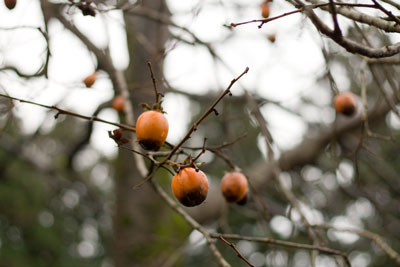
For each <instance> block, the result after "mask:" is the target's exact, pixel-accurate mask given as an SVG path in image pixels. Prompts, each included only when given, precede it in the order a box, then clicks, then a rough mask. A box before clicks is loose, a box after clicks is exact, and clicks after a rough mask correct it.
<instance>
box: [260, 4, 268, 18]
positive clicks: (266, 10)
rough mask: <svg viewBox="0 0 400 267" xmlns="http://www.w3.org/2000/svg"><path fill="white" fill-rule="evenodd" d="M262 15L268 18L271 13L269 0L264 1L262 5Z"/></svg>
mask: <svg viewBox="0 0 400 267" xmlns="http://www.w3.org/2000/svg"><path fill="white" fill-rule="evenodd" d="M260 8H261V16H262V17H263V18H268V17H269V13H270V6H269V0H266V1H264V2H263V3H262V4H261V5H260Z"/></svg>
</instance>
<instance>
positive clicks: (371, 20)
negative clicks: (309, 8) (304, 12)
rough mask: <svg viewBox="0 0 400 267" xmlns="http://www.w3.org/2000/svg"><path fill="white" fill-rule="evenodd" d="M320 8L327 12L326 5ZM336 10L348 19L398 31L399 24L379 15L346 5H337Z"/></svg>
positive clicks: (386, 29) (312, 0) (312, 2)
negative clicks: (375, 15)
mask: <svg viewBox="0 0 400 267" xmlns="http://www.w3.org/2000/svg"><path fill="white" fill-rule="evenodd" d="M307 2H309V3H311V4H313V5H317V4H323V3H325V2H321V1H318V0H307ZM321 9H323V10H325V11H328V12H329V7H327V6H322V7H321ZM336 12H337V13H338V14H340V15H342V16H344V17H346V18H348V19H351V20H353V21H357V22H360V23H364V24H368V25H370V26H374V27H376V28H379V29H381V30H384V31H386V32H400V25H397V24H393V22H391V21H386V20H384V19H381V18H379V17H374V16H370V15H367V14H364V13H361V12H358V11H356V10H354V9H351V8H349V7H346V6H342V7H341V6H337V8H336Z"/></svg>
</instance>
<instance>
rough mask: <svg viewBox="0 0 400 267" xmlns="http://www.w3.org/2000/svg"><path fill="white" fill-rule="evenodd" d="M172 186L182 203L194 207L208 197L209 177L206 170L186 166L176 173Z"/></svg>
mask: <svg viewBox="0 0 400 267" xmlns="http://www.w3.org/2000/svg"><path fill="white" fill-rule="evenodd" d="M171 188H172V192H173V193H174V195H175V197H176V198H177V199H178V200H179V202H180V203H182V204H183V205H184V206H186V207H194V206H197V205H200V204H201V203H202V202H203V201H204V200H205V199H206V197H207V193H208V188H209V187H208V179H207V176H206V175H205V174H204V172H202V171H200V170H197V171H196V169H194V168H192V167H186V168H183V169H181V170H180V171H179V172H178V173H177V174H175V176H174V178H173V179H172V183H171Z"/></svg>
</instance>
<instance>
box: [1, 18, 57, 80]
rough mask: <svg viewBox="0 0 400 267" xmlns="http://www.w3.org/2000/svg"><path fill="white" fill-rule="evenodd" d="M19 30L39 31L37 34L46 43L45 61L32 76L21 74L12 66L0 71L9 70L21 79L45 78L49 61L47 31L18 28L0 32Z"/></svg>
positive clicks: (5, 29) (24, 27)
mask: <svg viewBox="0 0 400 267" xmlns="http://www.w3.org/2000/svg"><path fill="white" fill-rule="evenodd" d="M45 25H46V24H45ZM46 28H47V26H46ZM19 29H33V30H37V31H39V33H40V34H41V35H42V36H43V38H44V40H45V41H46V58H45V61H44V63H43V65H42V66H41V67H40V69H39V70H38V71H37V72H36V73H34V74H26V73H22V72H20V71H19V70H18V69H17V68H16V67H13V66H5V67H2V68H0V71H5V70H11V71H14V72H15V73H16V74H17V75H18V76H19V77H22V78H34V77H40V76H42V75H44V76H45V77H46V78H47V73H48V66H49V60H50V54H51V53H50V44H49V36H48V35H47V30H46V31H44V30H43V29H41V28H40V27H33V26H18V27H11V28H0V30H4V31H12V30H19Z"/></svg>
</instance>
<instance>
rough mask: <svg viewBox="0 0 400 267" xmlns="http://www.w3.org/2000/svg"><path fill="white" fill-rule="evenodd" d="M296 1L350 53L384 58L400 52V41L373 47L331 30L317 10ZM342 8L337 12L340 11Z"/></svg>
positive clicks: (319, 28)
mask: <svg viewBox="0 0 400 267" xmlns="http://www.w3.org/2000/svg"><path fill="white" fill-rule="evenodd" d="M296 3H297V4H299V5H300V6H301V7H302V8H304V13H305V14H306V15H307V16H308V17H309V19H310V20H311V22H312V23H313V24H314V26H315V27H316V28H317V29H318V30H319V31H320V32H321V33H322V34H324V35H326V36H327V37H329V38H330V39H332V40H333V41H334V42H336V43H337V44H338V45H340V46H342V47H343V48H344V49H346V50H347V51H348V52H350V53H357V54H360V55H363V56H366V57H370V58H383V57H391V56H393V55H396V54H398V53H399V52H400V43H396V44H393V45H387V46H383V47H380V48H373V47H369V46H365V45H362V44H360V43H358V42H355V41H353V40H351V39H349V38H346V37H344V36H343V35H339V34H338V32H337V31H335V30H331V29H330V28H329V27H328V26H327V25H326V24H325V23H323V22H322V20H321V19H320V18H319V17H318V16H317V15H316V14H315V12H314V11H313V10H312V9H311V8H309V7H307V5H305V4H304V3H303V2H301V1H300V0H296ZM339 11H340V9H338V10H337V11H336V12H338V13H339Z"/></svg>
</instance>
